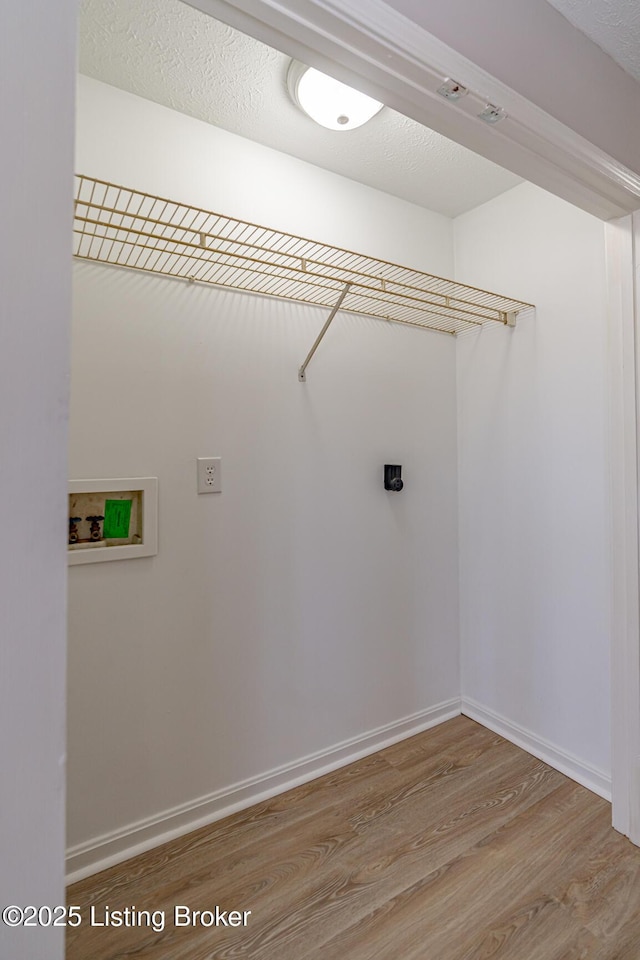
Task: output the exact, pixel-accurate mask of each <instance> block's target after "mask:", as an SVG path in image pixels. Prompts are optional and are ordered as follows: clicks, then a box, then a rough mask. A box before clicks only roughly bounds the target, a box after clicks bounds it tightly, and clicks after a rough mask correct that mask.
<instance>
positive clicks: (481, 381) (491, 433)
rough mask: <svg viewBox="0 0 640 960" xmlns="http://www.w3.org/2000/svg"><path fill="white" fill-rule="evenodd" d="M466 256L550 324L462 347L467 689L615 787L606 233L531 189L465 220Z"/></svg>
mask: <svg viewBox="0 0 640 960" xmlns="http://www.w3.org/2000/svg"><path fill="white" fill-rule="evenodd" d="M455 253H456V276H457V279H460V280H462V281H464V282H467V283H471V284H474V283H477V284H478V285H481V286H483V287H485V288H487V289H497V290H500V291H502V292H504V293H507V294H508V293H511V294H512V295H513V296H517V297H520V298H522V299H525V300H528V301H530V302H533V303H535V304H536V305H537V315H536V319H535V321H532V322H527V321H524V322H522V323H521V324H520V325H519V326H518V327H517V328H516V329H515V330H513V331H511V330H504V329H502V328H499V329H497V330H496V331H495V332H493V331H492V332H486V331H483V332H482V333H481V334H480V336H475V335H474V336H473V337H471V338H469V339H460V340H459V341H458V417H459V419H458V429H459V475H460V480H459V483H460V486H459V490H460V552H461V637H462V689H463V697H465V698H467V699H468V700H471V701H475V703H476V706H478V705H479V706H480V707H481V708H483V709H484V710H485V711H488V714H487V715H486V716H485V719H489V720H491V713H493V714H497V715H498V716H499V717H502V718H507V720H508V721H509V723H510V725H511V732H512V733H516V734H518V730H517V729H516V727H515V726H514V725H516V726H519V727H521V728H523V730H522V731H520V733H521V734H522V735H523V736H524V737H525V739H526V735H531V737H532V741H531V744H530V745H532V746H534V747H535V746H536V744H537V746H538V748H545V747H544V743H542V741H548V742H549V743H548V745H547V746H548V747H549V749H550V750H551V754H550V755H551V756H555V761H556V762H558V761H559V762H560V763H561V764H562V763H564V764H565V766H566V768H567V769H571V764H572V763H573V762H574V761H575V762H577V764H578V766H580V767H582V770H583V773H585V771H586V774H587V775H592V779H593V783H594V785H595V786H596V788H599V789H601V790H602V788H603V786H605V785H606V778H607V776H608V774H609V770H610V749H609V709H610V697H609V641H610V637H609V585H610V583H609V575H610V569H609V529H608V519H607V518H608V516H609V509H610V507H609V485H608V473H607V471H608V463H607V446H606V412H607V387H606V371H607V358H606V352H607V343H606V307H605V272H604V271H605V258H604V227H603V224H602V223H601V222H600V221H598V220H596V219H594V218H593V217H591V216H589V215H588V214H586V213H583V212H581V211H579V210H577V209H576V208H574V207H571V206H569V205H568V204H566V203H564V202H563V201H561V200H558V199H556V198H554V197H552V196H550V195H549V194H546V193H544V192H543V191H541V190H539V189H537V188H536V187H533V186H531V185H529V184H523V185H521V186H519V187H516V188H515V189H513V190H511V191H509V192H508V193H506V194H503V195H502V196H501V197H498V198H497V199H495V200H493V201H491V202H490V203H487V204H485V205H483V206H482V207H479V208H477V209H476V210H474V211H472V212H470V213H468V214H465V215H464V216H462V217H459V218H458V219H457V220H456V221H455ZM493 719H494V720H495V719H496V718H495V717H494V718H493ZM545 749H546V748H545ZM554 750H555V751H557V755H554V754H553V751H554ZM589 767H593V768H595V769H594V770H593V771H591V773H589ZM599 772H600V773H599ZM600 774H601V775H600Z"/></svg>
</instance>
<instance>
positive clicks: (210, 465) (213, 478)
mask: <svg viewBox="0 0 640 960" xmlns="http://www.w3.org/2000/svg"><path fill="white" fill-rule="evenodd" d="M197 464H198V493H222V460H221V459H220V457H198V459H197Z"/></svg>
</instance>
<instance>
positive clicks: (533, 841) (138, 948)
mask: <svg viewBox="0 0 640 960" xmlns="http://www.w3.org/2000/svg"><path fill="white" fill-rule="evenodd" d="M68 902H69V903H70V904H79V905H80V906H81V908H82V913H83V924H82V925H81V926H80V927H78V928H76V929H75V930H68V940H67V960H116V958H136V960H232V958H233V960H418V958H419V960H423V958H429V960H432V958H433V960H486V958H497V960H640V849H638V848H636V847H634V846H633V845H632V844H630V843H629V841H627V840H626V839H625V838H624V837H622V836H620V835H619V834H617V833H615V831H614V830H613V829H612V828H611V826H610V806H609V804H608V803H606V802H605V801H604V800H601V799H600V798H598V797H596V796H594V795H593V794H592V793H590V792H589V791H588V790H585V789H584V788H583V787H580V786H578V785H577V784H576V783H574V782H573V781H572V780H568V779H567V778H566V777H564V776H563V775H562V774H560V773H558V772H557V771H555V770H553V769H551V768H550V767H548V766H546V765H545V764H544V763H542V762H540V761H538V760H536V759H534V758H533V757H531V756H529V754H527V753H525V752H524V751H522V750H519V749H518V748H517V747H514V746H513V745H512V744H510V743H508V742H507V741H505V740H503V739H502V738H501V737H499V736H497V735H496V734H493V733H491V732H490V731H488V730H486V729H484V728H483V727H481V726H479V725H478V724H476V723H474V722H473V721H471V720H468V719H467V718H466V717H458V718H456V719H455V720H451V721H449V722H448V723H445V724H442V725H441V726H439V727H436V728H435V729H433V730H429V731H427V732H426V733H423V734H420V735H419V736H417V737H413V738H412V739H410V740H405V741H404V742H402V743H399V744H396V745H395V746H393V747H389V748H388V749H387V750H383V751H381V752H380V753H377V754H375V755H374V756H371V757H367V758H365V759H364V760H361V761H359V762H357V763H354V764H352V765H351V766H349V767H345V768H343V769H342V770H339V771H337V772H335V773H332V774H329V775H328V776H325V777H322V778H321V779H319V780H315V781H314V782H313V783H309V784H305V785H304V786H302V787H298V788H297V789H295V790H292V791H290V792H289V793H286V794H283V795H281V796H279V797H276V798H274V799H272V800H268V801H265V802H264V803H261V804H259V805H258V806H255V807H252V808H251V809H249V810H245V811H243V812H241V813H238V814H236V815H234V816H233V817H229V818H228V819H226V820H223V821H219V822H218V823H215V824H213V825H212V826H210V827H205V828H203V829H201V830H198V831H196V832H195V833H191V834H189V835H188V836H186V837H182V838H181V839H179V840H175V841H173V842H171V843H168V844H166V845H164V846H163V847H159V848H157V849H155V850H153V851H151V852H149V853H146V854H143V855H142V856H140V857H137V858H135V859H133V860H129V861H128V862H127V863H124V864H120V865H119V866H116V867H113V868H111V869H110V870H106V871H104V872H103V873H101V874H98V875H96V876H94V877H90V878H89V879H87V880H84V881H82V882H80V883H77V884H75V885H74V886H73V887H71V888H70V889H69V895H68ZM176 904H180V905H184V906H186V907H189V908H190V910H191V911H194V910H204V911H206V910H214V911H215V906H216V905H218V907H219V908H220V910H226V911H229V910H237V911H248V910H250V911H251V914H250V916H249V917H248V918H247V921H248V922H247V926H246V927H235V928H234V927H230V926H229V927H225V926H222V925H219V926H217V927H211V928H203V927H202V926H189V927H176V926H175V925H174V908H175V905H176ZM92 905H93V906H94V909H95V915H96V918H97V919H98V920H101V919H104V912H105V907H106V906H107V905H108V906H109V908H110V910H111V911H115V910H123V909H124V908H125V907H127V906H128V907H129V908H131V907H135V908H136V909H137V910H145V909H146V910H163V911H165V928H164V930H162V931H159V932H156V931H154V930H153V929H152V928H150V927H147V926H142V927H128V928H123V927H92V926H90V923H89V916H90V907H91V906H92ZM227 918H228V914H227ZM205 919H206V920H207V921H209V920H210V919H211V918H210V917H208V916H206V915H205ZM232 919H236V920H237V919H238V918H236V917H232Z"/></svg>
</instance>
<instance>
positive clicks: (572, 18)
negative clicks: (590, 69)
mask: <svg viewBox="0 0 640 960" xmlns="http://www.w3.org/2000/svg"><path fill="white" fill-rule="evenodd" d="M548 3H550V4H551V6H552V7H555V8H556V10H558V11H559V12H560V13H561V14H562V15H563V16H564V17H566V19H567V20H568V21H569V22H570V23H572V24H573V25H574V27H577V28H578V29H579V30H582V32H583V33H586V35H587V36H588V37H590V38H591V39H592V40H593V41H594V42H595V43H597V44H598V46H599V47H601V48H602V49H603V50H604V51H605V53H608V54H609V56H610V57H612V58H613V59H614V60H615V61H616V63H619V64H620V66H621V67H622V69H623V70H626V71H627V73H630V74H631V76H632V77H635V78H636V80H640V0H548Z"/></svg>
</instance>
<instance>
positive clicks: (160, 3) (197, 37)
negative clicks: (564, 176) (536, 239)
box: [79, 0, 521, 216]
mask: <svg viewBox="0 0 640 960" xmlns="http://www.w3.org/2000/svg"><path fill="white" fill-rule="evenodd" d="M79 47H80V50H79V57H80V71H81V72H82V73H85V74H88V75H89V76H91V77H94V78H95V79H98V80H102V81H104V82H105V83H110V84H112V85H113V86H116V87H120V88H122V89H124V90H128V91H130V92H132V93H135V94H137V95H138V96H141V97H146V98H147V99H149V100H153V101H155V102H156V103H161V104H164V105H165V106H168V107H171V108H172V109H174V110H179V111H181V112H182V113H186V114H189V115H190V116H192V117H197V118H198V119H199V120H204V121H206V122H208V123H211V124H214V125H215V126H218V127H223V128H224V129H225V130H230V131H231V132H232V133H237V134H239V135H241V136H243V137H248V138H250V139H252V140H256V141H258V142H259V143H262V144H265V145H266V146H269V147H274V148H275V149H277V150H281V151H283V152H284V153H288V154H291V155H293V156H296V157H299V158H300V159H302V160H307V161H309V162H311V163H314V164H316V165H317V166H320V167H324V168H325V169H327V170H332V171H334V172H335V173H339V174H342V176H345V177H349V178H350V179H352V180H358V181H360V182H361V183H365V184H367V185H369V186H371V187H375V188H377V189H378V190H384V191H385V192H386V193H391V194H393V195H395V196H398V197H402V198H403V199H405V200H409V201H411V202H412V203H416V204H419V205H420V206H423V207H427V208H429V209H431V210H435V211H437V212H439V213H443V214H445V215H446V216H457V215H458V214H460V213H463V212H465V211H466V210H470V209H472V208H473V207H475V206H478V205H479V204H481V203H484V202H485V201H487V200H490V199H491V198H492V197H495V196H497V195H498V194H500V193H503V192H504V191H505V190H508V189H510V188H511V187H513V186H515V185H516V184H517V183H520V182H521V180H520V178H518V177H516V176H515V175H514V174H512V173H509V172H508V171H506V170H503V169H502V168H501V167H498V166H496V165H495V164H493V163H491V162H490V161H489V160H485V159H484V158H483V157H479V156H477V155H476V154H474V153H472V152H471V151H469V150H467V149H466V148H464V147H461V146H459V145H458V144H456V143H453V142H452V141H451V140H447V139H446V138H444V137H442V136H440V134H437V133H435V132H434V131H432V130H429V129H427V128H426V127H423V126H421V125H420V124H418V123H415V122H414V121H413V120H409V119H407V118H406V117H403V116H401V115H400V114H399V113H396V112H395V111H393V110H391V109H389V108H388V107H385V108H384V109H383V110H382V111H381V112H380V113H379V114H378V115H377V116H376V117H375V118H374V119H373V120H372V121H370V123H368V124H366V125H365V126H363V127H360V128H359V129H357V130H350V131H341V132H336V131H331V130H325V129H324V128H322V127H319V126H317V125H316V124H315V123H313V121H311V120H310V119H309V118H308V117H307V116H306V115H305V114H303V113H302V112H301V111H300V110H299V109H298V108H297V107H296V106H294V104H293V103H292V102H291V100H290V98H289V95H288V92H287V88H286V73H287V68H288V65H289V59H288V57H286V56H285V55H284V54H282V53H280V52H278V51H277V50H273V49H271V48H270V47H267V46H265V45H264V44H263V43H260V42H259V41H257V40H254V39H252V38H250V37H247V36H245V35H244V34H241V33H239V32H238V31H236V30H233V29H231V28H230V27H227V26H226V25H224V24H221V23H219V22H217V21H216V20H213V19H212V18H211V17H208V16H206V15H205V14H203V13H201V12H200V11H198V10H195V9H194V8H193V7H190V6H188V5H187V4H186V3H181V2H180V0H82V2H81V4H80V41H79ZM85 172H88V173H90V172H91V171H85Z"/></svg>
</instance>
